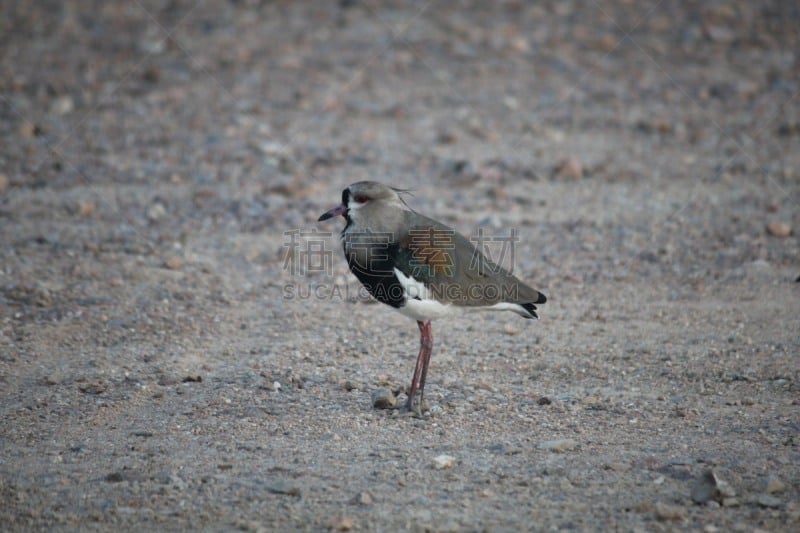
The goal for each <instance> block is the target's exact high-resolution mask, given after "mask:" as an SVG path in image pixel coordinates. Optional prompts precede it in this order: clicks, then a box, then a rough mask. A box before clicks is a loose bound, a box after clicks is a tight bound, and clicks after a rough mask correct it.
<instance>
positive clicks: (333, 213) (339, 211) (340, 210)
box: [317, 204, 347, 222]
mask: <svg viewBox="0 0 800 533" xmlns="http://www.w3.org/2000/svg"><path fill="white" fill-rule="evenodd" d="M346 211H347V206H346V205H344V204H339V205H337V206H336V207H334V208H333V209H331V210H330V211H328V212H327V213H325V214H323V215H322V216H320V217H319V219H317V221H318V222H322V221H323V220H328V219H329V218H333V217H338V216H339V215H343V214H344V213H345V212H346Z"/></svg>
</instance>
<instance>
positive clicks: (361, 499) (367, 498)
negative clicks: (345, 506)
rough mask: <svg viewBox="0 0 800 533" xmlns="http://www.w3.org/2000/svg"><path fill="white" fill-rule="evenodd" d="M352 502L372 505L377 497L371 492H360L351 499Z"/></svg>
mask: <svg viewBox="0 0 800 533" xmlns="http://www.w3.org/2000/svg"><path fill="white" fill-rule="evenodd" d="M350 503H352V504H354V505H372V504H373V503H375V499H374V498H373V497H372V495H371V494H370V493H369V492H359V493H358V494H356V495H355V496H353V498H352V499H351V500H350Z"/></svg>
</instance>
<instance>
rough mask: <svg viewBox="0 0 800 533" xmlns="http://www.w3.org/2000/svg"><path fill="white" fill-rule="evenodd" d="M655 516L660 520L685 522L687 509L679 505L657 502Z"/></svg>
mask: <svg viewBox="0 0 800 533" xmlns="http://www.w3.org/2000/svg"><path fill="white" fill-rule="evenodd" d="M655 514H656V518H658V519H659V520H683V519H684V518H686V509H684V508H683V507H679V506H677V505H670V504H668V503H663V502H656V505H655Z"/></svg>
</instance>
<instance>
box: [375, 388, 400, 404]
mask: <svg viewBox="0 0 800 533" xmlns="http://www.w3.org/2000/svg"><path fill="white" fill-rule="evenodd" d="M395 405H397V396H395V395H394V392H392V389H390V388H388V387H381V388H379V389H375V390H374V391H372V407H374V408H375V409H391V408H392V407H394V406H395Z"/></svg>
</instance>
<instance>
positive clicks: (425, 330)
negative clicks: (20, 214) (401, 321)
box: [406, 320, 433, 411]
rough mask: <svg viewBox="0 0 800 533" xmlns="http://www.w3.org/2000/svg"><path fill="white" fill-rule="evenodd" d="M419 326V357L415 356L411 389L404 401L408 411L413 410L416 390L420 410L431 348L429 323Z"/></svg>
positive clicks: (431, 338)
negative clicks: (418, 396)
mask: <svg viewBox="0 0 800 533" xmlns="http://www.w3.org/2000/svg"><path fill="white" fill-rule="evenodd" d="M417 326H419V333H420V338H419V355H417V364H416V366H415V367H414V375H413V376H412V377H411V389H410V390H409V391H408V400H407V401H406V409H408V410H409V411H412V410H414V396H416V393H417V390H419V393H420V401H419V410H420V411H421V410H422V395H423V392H424V390H425V377H426V376H427V374H428V364H429V363H430V360H431V349H432V347H433V336H432V334H431V322H430V320H429V321H427V322H422V321H421V320H418V321H417Z"/></svg>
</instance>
